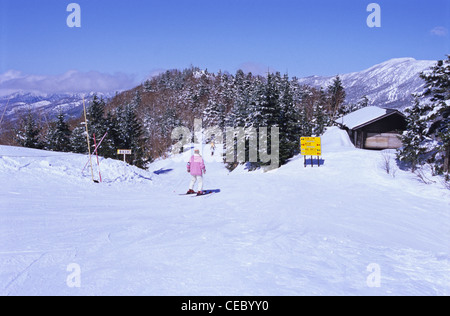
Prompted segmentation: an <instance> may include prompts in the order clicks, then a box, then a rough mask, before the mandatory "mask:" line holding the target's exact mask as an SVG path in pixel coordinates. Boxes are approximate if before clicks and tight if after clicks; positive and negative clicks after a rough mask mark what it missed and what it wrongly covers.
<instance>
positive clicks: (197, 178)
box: [189, 175, 203, 191]
mask: <svg viewBox="0 0 450 316" xmlns="http://www.w3.org/2000/svg"><path fill="white" fill-rule="evenodd" d="M191 177H192V179H191V184H190V185H189V189H190V190H194V186H195V183H196V182H197V181H198V190H197V191H203V176H192V175H191Z"/></svg>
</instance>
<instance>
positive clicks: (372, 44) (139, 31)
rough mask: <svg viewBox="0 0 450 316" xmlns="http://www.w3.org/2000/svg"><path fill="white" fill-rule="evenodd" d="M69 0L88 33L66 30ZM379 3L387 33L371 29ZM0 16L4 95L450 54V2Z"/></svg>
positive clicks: (138, 8)
mask: <svg viewBox="0 0 450 316" xmlns="http://www.w3.org/2000/svg"><path fill="white" fill-rule="evenodd" d="M71 2H75V3H78V4H79V5H80V7H81V28H69V27H68V26H67V24H66V19H67V17H68V15H69V14H70V12H67V11H66V7H67V5H68V4H69V3H71ZM371 2H376V3H378V4H379V5H380V7H381V23H382V24H381V28H369V27H368V26H367V24H366V19H367V17H368V15H369V14H370V12H367V11H366V8H367V6H368V5H369V4H370V3H371ZM0 10H1V12H0V19H1V21H0V26H1V30H0V36H1V38H0V57H1V60H0V88H1V84H2V82H3V83H5V82H6V81H8V80H9V79H11V80H12V79H17V78H22V79H23V78H27V79H28V80H38V79H42V78H44V77H46V78H47V77H52V78H53V79H54V80H55V81H57V80H58V79H61V78H62V77H64V76H67V75H68V74H78V76H79V77H77V78H79V80H87V78H89V74H92V76H93V77H95V78H97V79H96V80H98V78H101V76H102V75H105V76H107V78H109V79H110V84H111V82H112V81H114V80H113V79H112V78H114V77H117V78H120V80H121V81H120V82H119V81H118V82H117V85H116V86H114V89H116V90H119V89H120V85H121V84H123V85H124V86H125V85H131V84H134V83H136V82H140V81H142V80H144V79H145V78H147V77H148V76H150V75H151V74H153V73H155V72H157V71H160V70H163V69H173V68H178V69H183V68H186V67H189V66H190V65H194V66H198V67H200V68H206V69H208V70H209V71H212V72H217V71H218V70H222V71H229V72H231V73H234V72H235V71H236V70H237V69H239V68H243V69H244V70H247V71H249V70H252V71H253V72H256V73H258V72H261V73H262V72H264V71H267V69H271V70H277V71H280V72H282V73H286V72H288V73H289V75H290V76H297V77H304V76H310V75H330V76H331V75H336V74H340V73H348V72H353V71H360V70H363V69H366V68H368V67H370V66H372V65H374V64H377V63H380V62H383V61H386V60H388V59H391V58H399V57H413V58H416V59H428V60H437V59H443V58H445V55H446V54H449V53H450V49H449V48H450V44H449V43H450V34H449V33H450V31H449V30H450V24H449V21H450V1H449V0H427V1H424V0H421V1H418V0H407V1H406V0H383V1H381V0H380V1H370V0H368V1H365V0H339V1H337V0H314V1H313V0H308V1H304V0H208V1H207V0H159V1H151V0H150V1H149V0H127V1H124V0H120V1H111V0H110V1H105V0H68V1H64V0H39V1H36V0H0ZM118 80H119V79H118ZM19 82H20V81H19V80H17V81H16V85H17V84H18V83H19ZM105 85H108V84H105ZM112 86H113V85H112ZM112 86H111V88H113V87H112ZM124 88H128V87H124ZM105 89H106V88H105Z"/></svg>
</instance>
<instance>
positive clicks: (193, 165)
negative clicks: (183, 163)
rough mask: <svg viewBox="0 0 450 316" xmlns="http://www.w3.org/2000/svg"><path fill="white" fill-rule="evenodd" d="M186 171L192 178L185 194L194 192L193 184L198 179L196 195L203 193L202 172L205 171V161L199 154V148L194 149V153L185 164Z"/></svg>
mask: <svg viewBox="0 0 450 316" xmlns="http://www.w3.org/2000/svg"><path fill="white" fill-rule="evenodd" d="M187 171H188V172H189V173H190V174H191V176H192V180H191V184H190V186H189V191H188V192H187V194H195V191H194V186H195V183H196V182H197V181H198V188H197V189H198V191H197V195H203V174H205V173H206V168H205V162H204V160H203V158H202V156H201V155H200V150H198V149H195V151H194V155H192V157H191V159H190V160H189V162H188V164H187Z"/></svg>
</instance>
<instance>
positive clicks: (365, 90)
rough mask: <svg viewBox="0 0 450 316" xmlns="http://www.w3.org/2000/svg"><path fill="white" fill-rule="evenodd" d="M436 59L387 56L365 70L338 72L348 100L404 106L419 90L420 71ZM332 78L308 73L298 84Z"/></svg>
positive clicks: (322, 83)
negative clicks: (346, 72)
mask: <svg viewBox="0 0 450 316" xmlns="http://www.w3.org/2000/svg"><path fill="white" fill-rule="evenodd" d="M435 64H436V61H428V60H415V59H414V58H397V59H391V60H389V61H386V62H384V63H381V64H378V65H375V66H373V67H370V68H369V69H366V70H363V71H360V72H353V73H349V74H342V75H339V76H340V78H341V80H342V84H343V86H344V88H345V91H346V93H347V99H346V101H347V102H348V103H357V102H358V100H360V99H361V98H362V97H363V96H364V95H366V96H367V97H368V99H369V102H370V105H374V106H380V107H384V108H395V109H400V110H401V109H404V108H405V107H407V106H409V105H411V101H412V97H411V95H412V94H413V93H417V92H421V91H423V87H424V81H423V80H422V79H421V78H420V76H419V75H420V73H421V72H424V71H427V70H428V69H429V68H431V67H433V66H434V65H435ZM334 78H335V76H333V77H319V76H312V77H306V78H301V79H300V80H299V81H300V83H301V84H305V85H310V86H314V87H324V88H326V87H328V86H329V85H330V84H331V83H332V82H333V80H334Z"/></svg>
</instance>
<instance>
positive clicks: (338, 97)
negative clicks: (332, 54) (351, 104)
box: [328, 75, 346, 121]
mask: <svg viewBox="0 0 450 316" xmlns="http://www.w3.org/2000/svg"><path fill="white" fill-rule="evenodd" d="M328 96H329V102H330V114H331V118H332V121H334V120H335V118H336V117H337V116H338V115H339V114H342V105H343V104H344V101H345V97H346V93H345V89H344V87H343V86H342V81H341V78H340V77H339V75H338V76H336V78H334V80H333V83H332V84H331V85H330V86H328Z"/></svg>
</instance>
